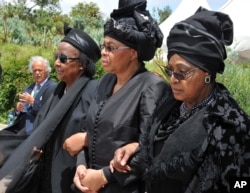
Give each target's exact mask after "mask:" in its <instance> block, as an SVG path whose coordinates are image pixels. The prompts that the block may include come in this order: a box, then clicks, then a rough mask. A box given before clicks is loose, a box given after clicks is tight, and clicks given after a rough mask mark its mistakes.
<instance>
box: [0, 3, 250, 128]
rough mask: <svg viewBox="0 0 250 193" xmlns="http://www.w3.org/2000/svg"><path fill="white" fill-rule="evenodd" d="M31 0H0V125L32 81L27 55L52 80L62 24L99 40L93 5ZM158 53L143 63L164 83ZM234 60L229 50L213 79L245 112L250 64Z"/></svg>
mask: <svg viewBox="0 0 250 193" xmlns="http://www.w3.org/2000/svg"><path fill="white" fill-rule="evenodd" d="M32 2H34V3H35V5H34V6H33V7H29V5H28V4H27V1H23V0H21V1H15V0H13V2H12V3H6V4H4V5H2V4H0V63H1V64H2V67H3V71H4V74H3V78H2V81H1V84H0V123H6V121H7V115H8V112H9V111H11V110H12V109H13V108H14V106H15V105H16V102H17V95H18V93H20V92H21V91H22V90H23V88H24V87H26V86H27V85H28V84H30V83H31V82H32V81H33V80H32V76H31V74H30V72H29V71H28V68H27V66H28V61H29V58H30V57H31V56H34V55H41V56H43V57H45V58H47V59H48V60H49V61H50V63H51V66H52V73H51V77H52V79H53V80H55V81H57V78H56V74H55V71H54V66H53V64H54V53H55V50H56V47H57V44H58V43H59V41H60V40H61V38H62V37H63V27H64V26H70V27H74V28H79V29H82V30H84V31H85V32H87V33H89V34H90V35H91V36H92V37H93V38H94V39H95V41H96V42H97V43H101V42H102V41H103V25H104V23H105V17H103V15H102V13H101V12H100V10H99V7H98V6H97V4H95V3H93V2H90V3H85V2H82V3H78V4H77V5H76V6H74V7H72V9H71V12H70V13H69V14H62V13H61V10H60V6H59V0H49V1H43V0H42V1H40V0H39V1H37V0H32ZM153 14H154V16H155V17H154V18H155V19H156V21H158V23H161V22H162V21H164V20H165V19H166V18H167V17H168V16H169V15H170V14H171V9H170V8H169V7H168V6H166V7H163V8H162V9H155V10H154V11H153ZM156 14H158V16H157V15H156ZM162 56H163V53H162V50H160V49H159V50H158V51H157V54H156V57H155V58H154V60H153V61H150V62H147V63H146V67H147V68H148V69H149V70H150V71H152V72H154V73H155V74H157V75H159V76H161V77H162V78H163V79H164V80H165V81H168V77H167V76H166V74H165V71H164V68H163V66H164V65H166V62H164V60H163V57H162ZM236 59H237V55H235V54H231V55H230V56H229V58H228V60H227V61H226V68H225V72H224V74H223V75H218V77H217V81H218V82H221V83H223V84H224V85H225V86H226V87H227V88H228V90H229V91H230V92H231V94H232V95H233V97H234V98H235V99H236V101H237V102H238V103H239V105H240V106H241V107H242V108H243V110H245V111H246V112H247V113H248V114H250V100H248V99H249V96H248V94H249V93H250V85H249V82H250V62H236V61H237V60H236ZM103 74H104V71H103V69H102V67H101V65H100V62H98V63H97V73H96V76H95V78H97V79H99V78H100V77H101V76H102V75H103Z"/></svg>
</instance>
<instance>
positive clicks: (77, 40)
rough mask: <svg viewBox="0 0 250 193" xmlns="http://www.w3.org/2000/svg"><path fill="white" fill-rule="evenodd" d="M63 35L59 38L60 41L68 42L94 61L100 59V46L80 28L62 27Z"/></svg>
mask: <svg viewBox="0 0 250 193" xmlns="http://www.w3.org/2000/svg"><path fill="white" fill-rule="evenodd" d="M64 35H65V37H64V38H63V39H62V40H61V42H68V43H69V44H71V45H72V46H74V47H75V48H77V49H78V50H79V51H80V52H82V53H84V54H86V55H87V56H88V57H89V58H90V59H91V60H92V61H93V62H94V63H96V62H97V61H98V60H99V59H100V57H101V52H100V48H99V47H98V45H97V44H96V43H95V41H94V40H93V39H92V38H91V37H90V36H89V35H88V34H86V33H85V32H83V31H82V30H80V29H73V28H70V27H64Z"/></svg>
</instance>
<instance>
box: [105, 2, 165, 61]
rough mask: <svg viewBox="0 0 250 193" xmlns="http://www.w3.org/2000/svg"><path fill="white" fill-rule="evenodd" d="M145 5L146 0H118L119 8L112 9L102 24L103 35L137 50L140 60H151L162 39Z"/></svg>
mask: <svg viewBox="0 0 250 193" xmlns="http://www.w3.org/2000/svg"><path fill="white" fill-rule="evenodd" d="M146 5H147V1H146V0H119V8H118V9H114V10H113V12H112V13H111V14H110V17H111V19H110V20H108V21H107V23H106V24H105V25H104V36H109V37H112V38H114V39H116V40H118V41H119V42H122V43H124V44H125V45H127V46H129V47H131V48H133V49H135V50H137V52H138V59H139V60H140V61H148V60H151V59H152V58H153V57H154V54H155V51H156V49H157V48H159V47H161V45H162V40H163V34H162V32H161V30H160V28H159V26H158V25H157V23H156V22H155V21H154V19H153V18H152V16H151V15H150V13H149V12H148V11H147V10H146Z"/></svg>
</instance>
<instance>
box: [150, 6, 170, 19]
mask: <svg viewBox="0 0 250 193" xmlns="http://www.w3.org/2000/svg"><path fill="white" fill-rule="evenodd" d="M171 13H172V10H171V8H170V7H169V6H168V5H166V6H165V7H163V8H162V9H161V8H153V14H152V15H153V17H154V19H155V20H156V21H157V22H158V24H161V23H162V22H163V21H165V19H167V18H168V17H169V16H170V15H171Z"/></svg>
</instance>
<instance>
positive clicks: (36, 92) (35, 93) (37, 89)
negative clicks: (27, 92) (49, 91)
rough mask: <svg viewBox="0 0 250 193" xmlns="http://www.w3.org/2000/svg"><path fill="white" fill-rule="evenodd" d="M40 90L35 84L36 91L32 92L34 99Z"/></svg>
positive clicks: (39, 86) (38, 85)
mask: <svg viewBox="0 0 250 193" xmlns="http://www.w3.org/2000/svg"><path fill="white" fill-rule="evenodd" d="M40 88H41V85H40V84H37V85H36V89H35V91H34V98H35V97H36V95H37V94H38V93H39V91H40Z"/></svg>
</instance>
